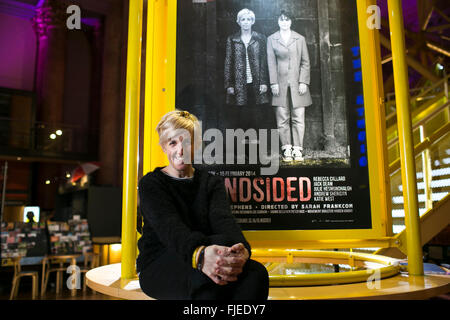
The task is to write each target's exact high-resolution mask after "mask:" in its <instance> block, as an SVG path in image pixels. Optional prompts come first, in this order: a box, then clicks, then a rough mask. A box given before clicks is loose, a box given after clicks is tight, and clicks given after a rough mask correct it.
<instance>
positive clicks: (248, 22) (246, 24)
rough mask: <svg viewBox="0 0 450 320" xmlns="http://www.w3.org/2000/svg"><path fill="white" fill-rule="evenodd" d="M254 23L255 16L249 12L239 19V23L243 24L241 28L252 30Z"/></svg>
mask: <svg viewBox="0 0 450 320" xmlns="http://www.w3.org/2000/svg"><path fill="white" fill-rule="evenodd" d="M254 23H255V21H254V20H253V17H252V16H250V15H249V14H244V15H243V16H242V17H241V18H240V19H239V25H240V26H241V30H251V29H252V25H253V24H254Z"/></svg>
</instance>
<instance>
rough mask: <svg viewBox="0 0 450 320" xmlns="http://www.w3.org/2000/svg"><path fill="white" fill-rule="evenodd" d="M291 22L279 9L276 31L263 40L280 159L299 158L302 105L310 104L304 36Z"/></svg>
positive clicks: (301, 132) (307, 56) (303, 127)
mask: <svg viewBox="0 0 450 320" xmlns="http://www.w3.org/2000/svg"><path fill="white" fill-rule="evenodd" d="M291 24H292V17H291V16H290V14H288V13H287V12H285V11H282V12H281V14H280V15H279V17H278V26H279V27H280V30H279V31H277V32H275V33H274V34H272V35H271V36H269V37H268V39H267V60H268V66H269V77H270V87H271V90H272V94H273V98H272V105H273V106H274V108H275V116H276V120H277V127H278V131H279V134H280V142H281V150H282V159H283V161H293V160H296V161H301V160H303V137H304V132H305V107H307V106H309V105H311V104H312V100H311V95H310V93H309V82H310V65H309V54H308V48H307V46H306V41H305V38H304V37H303V36H301V35H300V34H298V33H297V32H295V31H293V30H291ZM291 122H292V126H291ZM291 135H292V137H291Z"/></svg>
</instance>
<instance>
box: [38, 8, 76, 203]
mask: <svg viewBox="0 0 450 320" xmlns="http://www.w3.org/2000/svg"><path fill="white" fill-rule="evenodd" d="M32 24H33V27H34V30H35V32H36V36H37V47H38V49H37V51H38V52H37V58H36V59H37V60H36V75H35V91H36V95H37V108H36V120H37V121H40V122H45V123H46V124H45V128H43V127H40V128H38V132H37V137H36V138H37V147H38V148H41V149H42V150H44V151H45V150H51V151H60V150H62V145H58V144H54V143H53V144H50V143H49V142H50V141H49V140H48V139H49V135H50V133H51V132H54V131H55V130H56V129H57V128H56V126H57V125H59V124H61V122H62V120H63V107H64V73H65V58H66V30H67V29H66V5H65V4H64V3H62V2H59V1H56V0H45V1H43V2H42V4H41V6H39V7H37V8H36V15H35V17H34V18H33V19H32ZM59 169H60V166H59V165H58V164H52V163H39V164H38V165H37V174H36V180H35V181H34V186H33V187H34V190H35V195H36V197H35V198H36V199H37V201H38V205H39V206H40V207H41V208H42V209H44V210H46V209H53V208H54V206H55V195H56V193H57V190H58V183H57V181H54V180H53V178H54V177H58V176H59ZM47 179H49V180H50V184H45V181H46V180H47Z"/></svg>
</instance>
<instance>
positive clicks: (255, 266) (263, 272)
mask: <svg viewBox="0 0 450 320" xmlns="http://www.w3.org/2000/svg"><path fill="white" fill-rule="evenodd" d="M247 265H248V271H249V272H250V273H252V274H253V276H254V277H256V278H258V280H259V281H261V282H262V283H267V285H268V283H269V273H268V272H267V269H266V267H264V265H263V264H261V263H259V262H258V261H255V260H252V259H249V260H248V261H247Z"/></svg>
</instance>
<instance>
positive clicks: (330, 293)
mask: <svg viewBox="0 0 450 320" xmlns="http://www.w3.org/2000/svg"><path fill="white" fill-rule="evenodd" d="M120 272H121V270H120V263H116V264H110V265H106V266H102V267H98V268H95V269H92V270H90V271H89V272H88V273H87V274H86V279H87V285H88V286H89V287H90V288H91V289H93V290H95V291H98V292H100V293H103V294H106V295H109V296H113V297H116V298H121V299H127V300H154V299H153V298H151V297H149V296H147V295H146V294H145V293H143V292H142V291H141V289H140V286H139V280H138V279H137V278H136V279H131V280H122V279H121V278H120ZM448 292H450V276H440V275H425V276H409V275H405V274H398V275H396V276H394V277H391V278H387V279H382V280H380V281H379V282H378V283H377V282H370V283H369V284H368V283H366V282H361V283H351V284H341V285H331V286H327V285H324V286H309V287H308V286H306V287H271V288H270V290H269V299H270V300H310V299H379V300H382V299H389V300H391V299H429V298H431V297H435V296H438V295H441V294H446V293H448Z"/></svg>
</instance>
